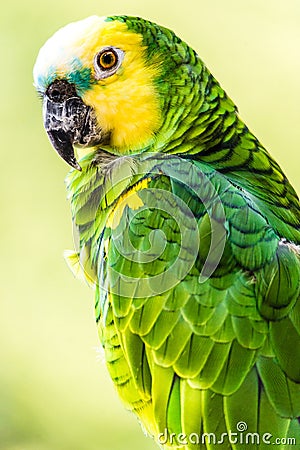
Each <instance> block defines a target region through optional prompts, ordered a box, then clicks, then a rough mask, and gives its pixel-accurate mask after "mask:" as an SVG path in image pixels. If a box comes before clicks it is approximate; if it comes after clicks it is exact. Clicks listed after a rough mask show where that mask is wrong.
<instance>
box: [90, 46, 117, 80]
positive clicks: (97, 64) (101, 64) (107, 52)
mask: <svg viewBox="0 0 300 450" xmlns="http://www.w3.org/2000/svg"><path fill="white" fill-rule="evenodd" d="M123 58H124V52H123V51H122V50H120V49H119V48H115V47H106V48H103V49H102V50H101V51H100V52H99V53H97V55H96V56H95V59H94V68H95V75H96V78H97V79H98V80H99V79H102V78H107V77H110V76H111V75H113V74H114V73H115V72H116V71H117V69H118V68H119V67H120V65H121V63H122V61H123Z"/></svg>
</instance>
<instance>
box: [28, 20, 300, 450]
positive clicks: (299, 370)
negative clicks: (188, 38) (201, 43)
mask: <svg viewBox="0 0 300 450" xmlns="http://www.w3.org/2000/svg"><path fill="white" fill-rule="evenodd" d="M33 78H34V86H35V88H36V91H37V93H38V96H39V97H40V98H41V100H42V105H43V108H42V109H43V124H44V128H45V131H46V134H47V135H48V138H49V140H50V142H51V144H52V146H53V147H54V149H55V150H56V152H57V153H58V154H59V155H60V156H61V157H62V159H63V160H64V161H65V162H66V163H67V164H68V165H69V166H70V172H69V174H68V175H67V178H66V187H67V195H68V199H69V201H70V205H71V212H72V221H73V229H74V231H73V233H74V241H75V244H74V250H68V251H66V253H65V257H66V259H67V261H68V264H69V266H70V268H71V269H72V271H73V273H74V274H75V275H76V276H77V277H78V278H80V279H83V280H85V281H86V283H87V284H88V285H89V286H90V287H91V288H92V290H93V291H94V295H95V318H96V324H97V329H98V331H99V339H100V342H101V347H102V348H103V352H104V355H105V360H106V365H107V368H108V372H109V374H110V377H111V379H112V382H113V384H114V386H115V388H116V390H117V392H118V394H119V397H120V399H121V401H122V403H123V405H124V406H125V408H127V409H128V410H129V411H131V412H132V413H133V414H134V415H135V416H136V417H137V419H138V421H139V422H140V424H141V426H142V428H143V430H144V432H145V434H146V435H148V436H150V437H152V438H153V439H154V440H155V442H156V443H157V444H158V446H160V448H163V449H172V450H176V449H183V450H191V449H193V450H204V449H208V450H210V449H218V448H220V446H222V448H225V449H228V450H229V449H232V450H244V449H246V448H251V449H258V448H261V449H264V448H269V445H276V446H277V447H276V448H278V449H287V448H295V445H300V203H299V199H298V196H297V194H296V192H295V190H294V189H293V187H292V186H291V184H290V183H289V181H288V179H287V177H286V176H285V174H284V173H283V171H282V170H281V168H280V166H279V165H278V164H277V163H276V162H275V160H274V159H273V158H272V157H271V156H270V154H269V153H268V151H267V150H266V149H265V147H264V146H263V145H262V144H261V143H260V141H259V140H258V139H257V138H256V137H255V136H254V134H253V133H252V132H251V131H250V130H249V129H248V127H247V126H246V125H245V123H244V122H243V120H242V119H241V117H240V115H239V112H238V109H237V107H236V105H235V103H234V102H233V101H232V100H231V99H230V97H229V96H228V95H227V94H226V92H225V91H224V90H223V88H222V87H221V85H220V84H219V83H218V81H217V80H216V79H215V78H214V76H213V75H212V74H211V72H210V71H209V69H208V68H207V67H206V65H205V63H204V62H203V61H202V60H201V58H200V57H199V56H198V54H197V53H196V51H195V50H193V49H192V48H191V47H190V46H189V45H188V44H187V43H185V42H184V41H183V40H182V39H180V38H179V37H178V36H177V35H176V34H175V33H174V32H173V31H171V30H170V29H167V28H165V27H163V26H160V25H158V24H156V23H154V22H151V21H149V20H145V19H142V18H140V17H133V16H126V15H115V16H108V17H100V16H96V15H95V16H91V17H88V18H86V19H83V20H79V21H77V22H73V23H70V24H68V25H66V26H64V27H63V28H61V29H60V30H58V31H57V32H56V33H55V34H54V35H53V36H52V37H50V39H49V40H47V41H46V43H45V44H44V45H43V47H41V49H40V51H39V54H38V56H37V59H36V62H35V65H34V69H33Z"/></svg>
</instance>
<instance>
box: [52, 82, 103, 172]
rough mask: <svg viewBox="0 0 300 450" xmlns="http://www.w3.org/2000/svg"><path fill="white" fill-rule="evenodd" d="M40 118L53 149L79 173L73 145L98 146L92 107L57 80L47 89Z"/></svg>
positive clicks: (97, 134) (70, 86) (72, 89)
mask: <svg viewBox="0 0 300 450" xmlns="http://www.w3.org/2000/svg"><path fill="white" fill-rule="evenodd" d="M43 119H44V127H45V130H46V132H47V134H48V137H49V139H50V142H51V144H52V146H53V147H54V149H55V150H56V151H57V153H58V154H59V155H60V156H61V157H62V159H63V160H64V161H66V162H67V163H68V164H69V165H70V166H71V167H73V168H74V169H77V170H81V167H80V165H79V164H78V162H77V160H76V157H75V152H74V147H73V145H74V144H77V145H79V146H81V147H88V146H92V145H95V144H96V143H99V142H100V140H101V130H99V127H98V126H97V122H96V118H95V116H94V114H93V110H92V108H91V107H89V106H87V105H85V104H84V103H83V101H82V99H81V98H80V97H79V96H78V95H77V94H76V90H75V87H74V85H71V84H70V83H68V82H67V81H65V80H56V81H54V82H53V83H52V84H51V85H50V86H49V87H48V89H47V91H46V93H45V95H44V101H43Z"/></svg>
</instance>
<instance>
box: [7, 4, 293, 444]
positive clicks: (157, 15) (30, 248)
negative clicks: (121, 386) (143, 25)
mask: <svg viewBox="0 0 300 450" xmlns="http://www.w3.org/2000/svg"><path fill="white" fill-rule="evenodd" d="M116 13H122V14H132V15H140V16H143V17H146V18H149V19H152V20H154V21H157V22H159V23H161V24H163V25H165V26H168V27H170V28H172V29H174V30H176V32H177V34H179V35H180V36H181V37H182V38H184V39H185V40H186V41H187V42H188V43H190V44H191V45H192V46H193V47H194V48H195V49H197V51H198V53H199V54H200V56H201V57H202V58H203V59H204V61H205V62H206V64H207V65H208V67H209V68H210V69H211V71H212V72H213V74H214V75H215V76H216V77H217V79H219V81H220V82H221V84H222V85H223V87H225V88H226V90H227V92H228V93H229V94H230V96H231V97H232V98H233V99H234V101H235V102H236V103H237V104H238V106H239V110H240V113H241V116H242V117H243V118H244V119H245V121H246V122H247V124H248V126H249V127H250V129H252V130H253V131H254V132H255V134H256V135H257V136H258V137H259V138H260V139H261V141H262V142H263V143H264V144H265V146H267V148H268V149H270V151H271V152H272V154H273V155H274V157H275V158H276V159H277V160H278V161H279V163H280V164H281V166H282V167H283V168H284V170H285V171H286V173H287V174H288V177H289V179H290V180H291V182H292V183H293V184H294V186H295V188H296V189H297V190H298V192H300V177H299V160H300V157H299V151H300V106H299V105H300V83H299V79H300V2H299V0H285V1H282V0H264V1H261V0H244V1H240V0H227V1H226V2H225V1H224V0H212V1H209V2H208V1H207V0H205V1H204V0H203V1H202V0H185V1H184V2H179V1H177V0H173V1H169V2H168V1H164V2H163V1H162V0H143V1H138V0H110V1H109V2H99V1H96V0H85V1H84V2H83V1H80V2H79V1H77V2H76V1H75V2H74V1H71V0H43V1H42V2H41V1H37V0H27V1H26V2H17V1H14V0H12V1H7V2H5V3H4V4H3V5H2V6H1V18H0V25H1V26H0V36H1V40H0V42H1V53H0V58H1V70H0V77H1V83H0V89H1V97H0V108H1V119H0V127H1V135H0V139H1V142H0V151H1V158H0V185H1V200H0V201H1V209H0V214H1V220H0V228H1V234H0V236H1V247H0V248H1V269H0V274H1V283H0V295H1V304H0V340H1V342H0V449H1V450H120V449H123V450H127V449H128V450H129V449H130V450H135V449H143V450H151V449H154V448H156V446H155V445H154V443H153V442H152V441H151V440H150V439H146V438H145V437H144V436H143V433H142V431H141V430H140V427H139V425H138V424H137V421H136V420H135V418H134V417H132V416H131V415H130V414H129V413H127V412H126V411H124V410H123V407H122V406H121V404H120V403H119V401H118V399H117V395H116V393H115V391H114V388H113V386H112V383H111V382H110V380H109V377H108V375H107V372H106V368H105V365H104V362H103V359H102V356H101V355H100V356H99V352H97V347H98V345H99V344H98V339H97V334H96V329H95V325H94V317H93V294H92V292H91V291H90V290H89V288H88V287H87V286H85V285H84V284H81V283H80V282H79V281H77V280H75V279H74V278H73V276H72V274H71V273H70V272H69V270H68V268H67V267H66V265H65V262H64V260H63V257H62V252H63V249H65V248H72V246H73V243H72V231H71V218H70V212H69V205H68V203H67V201H66V200H65V187H64V182H63V180H64V177H65V174H66V172H67V166H66V165H65V164H64V162H63V161H62V160H61V159H59V158H58V157H57V155H56V154H55V152H54V151H53V150H52V149H51V148H50V144H49V142H48V140H47V137H46V135H45V132H44V131H43V127H42V120H41V105H40V102H39V101H38V99H37V97H36V95H35V92H34V89H33V87H32V75H31V74H32V66H33V64H34V61H35V58H36V55H37V52H38V49H39V47H40V46H41V45H42V44H43V43H44V41H45V40H46V39H47V38H48V37H49V36H50V35H51V34H52V33H53V32H54V31H56V30H57V29H58V28H59V27H61V26H62V25H65V24H66V23H68V22H70V21H74V20H78V19H80V18H83V17H86V16H89V15H91V14H99V15H109V14H116Z"/></svg>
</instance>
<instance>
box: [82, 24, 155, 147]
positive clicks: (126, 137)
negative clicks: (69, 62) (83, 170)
mask: <svg viewBox="0 0 300 450" xmlns="http://www.w3.org/2000/svg"><path fill="white" fill-rule="evenodd" d="M106 46H114V47H117V48H120V49H121V50H123V51H124V53H125V56H124V60H123V62H122V65H121V67H120V68H119V69H118V70H117V72H116V74H114V75H112V76H110V77H107V78H105V79H102V80H99V81H98V83H96V84H94V85H93V86H92V88H91V89H89V90H88V91H87V92H86V93H85V94H84V96H83V100H84V102H85V103H86V104H88V105H90V106H92V107H93V108H94V111H95V113H96V116H97V121H98V123H99V126H100V127H101V129H103V131H105V132H110V133H111V145H112V146H113V147H114V148H115V149H116V150H117V151H119V152H120V153H122V154H124V153H129V152H131V151H134V150H135V149H137V148H141V147H142V146H146V145H147V144H150V143H151V141H152V139H153V137H154V133H155V131H157V129H158V128H159V126H160V123H161V117H160V110H159V101H158V98H157V95H156V92H155V88H154V78H155V76H157V74H158V70H159V69H158V66H153V65H152V66H151V67H150V66H147V64H146V60H145V48H144V47H143V45H142V36H141V35H140V34H137V33H134V32H131V31H128V29H127V26H126V24H125V23H121V22H119V21H113V22H107V23H105V25H104V27H103V28H101V31H100V32H99V31H98V39H97V40H96V41H95V42H94V45H93V46H91V47H90V48H89V50H88V54H85V55H82V57H81V60H82V61H83V63H84V66H86V65H89V66H90V64H91V61H93V59H94V56H95V55H96V54H97V52H99V50H101V48H103V47H106Z"/></svg>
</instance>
